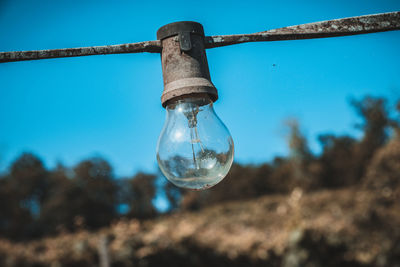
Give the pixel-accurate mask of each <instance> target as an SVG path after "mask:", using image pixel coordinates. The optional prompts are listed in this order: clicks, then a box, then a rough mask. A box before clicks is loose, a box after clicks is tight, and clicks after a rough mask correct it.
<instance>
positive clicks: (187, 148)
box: [157, 96, 234, 189]
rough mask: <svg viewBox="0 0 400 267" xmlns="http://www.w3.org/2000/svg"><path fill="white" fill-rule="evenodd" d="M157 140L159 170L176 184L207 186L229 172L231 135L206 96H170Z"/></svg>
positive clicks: (232, 150) (231, 156) (193, 187)
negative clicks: (179, 97) (177, 97)
mask: <svg viewBox="0 0 400 267" xmlns="http://www.w3.org/2000/svg"><path fill="white" fill-rule="evenodd" d="M166 110H167V117H166V121H165V124H164V128H163V129H162V131H161V134H160V137H159V139H158V144H157V161H158V165H159V166H160V169H161V171H162V173H163V174H164V175H165V177H167V179H168V180H169V181H171V182H172V183H173V184H175V185H176V186H179V187H183V188H189V189H206V188H209V187H212V186H214V185H216V184H217V183H219V182H220V181H221V180H222V179H223V178H224V177H225V176H226V175H227V173H228V171H229V169H230V167H231V165H232V161H233V153H234V146H233V140H232V137H231V135H230V133H229V131H228V129H227V128H226V126H225V125H224V123H223V122H222V121H221V120H220V118H219V117H218V116H217V114H216V113H215V111H214V108H213V102H212V101H211V100H210V98H209V97H208V96H201V97H191V98H183V99H180V100H175V101H174V100H172V101H171V102H170V103H168V104H167V106H166Z"/></svg>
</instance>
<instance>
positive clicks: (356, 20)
mask: <svg viewBox="0 0 400 267" xmlns="http://www.w3.org/2000/svg"><path fill="white" fill-rule="evenodd" d="M393 30H400V12H399V11H397V12H389V13H382V14H374V15H366V16H359V17H351V18H342V19H334V20H327V21H321V22H314V23H307V24H302V25H296V26H290V27H284V28H280V29H275V30H268V31H263V32H258V33H251V34H235V35H216V36H208V37H206V39H205V47H206V48H214V47H221V46H227V45H233V44H240V43H247V42H266V41H283V40H299V39H313V38H326V37H337V36H347V35H356V34H365V33H374V32H384V31H393ZM161 50H162V47H161V42H160V41H145V42H140V43H129V44H120V45H107V46H92V47H79V48H66V49H50V50H36V51H17V52H0V63H5V62H12V61H23V60H36V59H47V58H60V57H79V56H91V55H107V54H122V53H141V52H149V53H160V52H161Z"/></svg>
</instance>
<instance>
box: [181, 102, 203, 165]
mask: <svg viewBox="0 0 400 267" xmlns="http://www.w3.org/2000/svg"><path fill="white" fill-rule="evenodd" d="M198 113H199V107H196V108H192V109H191V110H190V112H187V113H186V114H185V115H186V117H187V119H188V124H189V128H190V139H191V144H192V153H193V162H194V165H195V167H196V169H200V166H199V163H198V161H197V160H196V152H195V147H194V145H195V144H198V145H199V147H200V149H201V152H202V153H204V146H203V143H202V142H201V140H200V137H199V133H198V131H197V114H198Z"/></svg>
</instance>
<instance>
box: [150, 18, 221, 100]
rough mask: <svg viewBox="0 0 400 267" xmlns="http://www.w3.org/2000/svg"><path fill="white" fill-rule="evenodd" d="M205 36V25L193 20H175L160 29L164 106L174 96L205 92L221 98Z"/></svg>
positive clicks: (196, 94)
mask: <svg viewBox="0 0 400 267" xmlns="http://www.w3.org/2000/svg"><path fill="white" fill-rule="evenodd" d="M204 38H205V37H204V30H203V26H202V25H201V24H200V23H197V22H193V21H180V22H174V23H170V24H167V25H165V26H163V27H161V28H160V29H158V31H157V39H158V40H161V42H162V52H161V64H162V71H163V79H164V91H163V93H162V96H161V103H162V105H163V107H166V106H167V104H168V102H169V101H173V100H174V99H182V98H184V97H196V96H199V97H200V96H204V94H207V95H208V96H209V97H210V99H211V100H212V101H213V102H215V101H216V100H217V99H218V92H217V89H216V88H215V86H214V85H213V83H212V82H211V78H210V71H209V69H208V62H207V56H206V51H205V46H204Z"/></svg>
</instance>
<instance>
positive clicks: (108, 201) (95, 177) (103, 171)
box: [66, 158, 118, 229]
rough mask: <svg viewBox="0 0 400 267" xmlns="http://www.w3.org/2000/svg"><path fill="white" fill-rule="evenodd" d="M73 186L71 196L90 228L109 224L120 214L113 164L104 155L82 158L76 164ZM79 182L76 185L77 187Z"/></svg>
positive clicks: (77, 212)
mask: <svg viewBox="0 0 400 267" xmlns="http://www.w3.org/2000/svg"><path fill="white" fill-rule="evenodd" d="M72 181H73V183H74V186H72V187H71V188H69V190H68V191H67V192H68V195H69V197H71V198H74V197H77V198H78V199H68V200H69V201H72V202H69V201H68V202H66V203H69V205H71V206H73V209H74V210H75V214H76V216H80V217H81V218H83V220H84V223H85V225H86V226H87V227H88V228H91V229H94V228H98V227H102V226H105V225H108V224H109V223H110V222H111V221H112V220H113V219H114V218H116V215H117V204H118V203H117V200H118V198H117V186H116V183H115V181H114V176H113V174H112V168H111V166H110V164H108V162H107V161H105V160H104V159H101V158H92V159H89V160H85V161H82V162H81V163H79V164H78V165H77V166H76V167H75V168H74V178H73V179H72ZM75 186H76V187H75Z"/></svg>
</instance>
